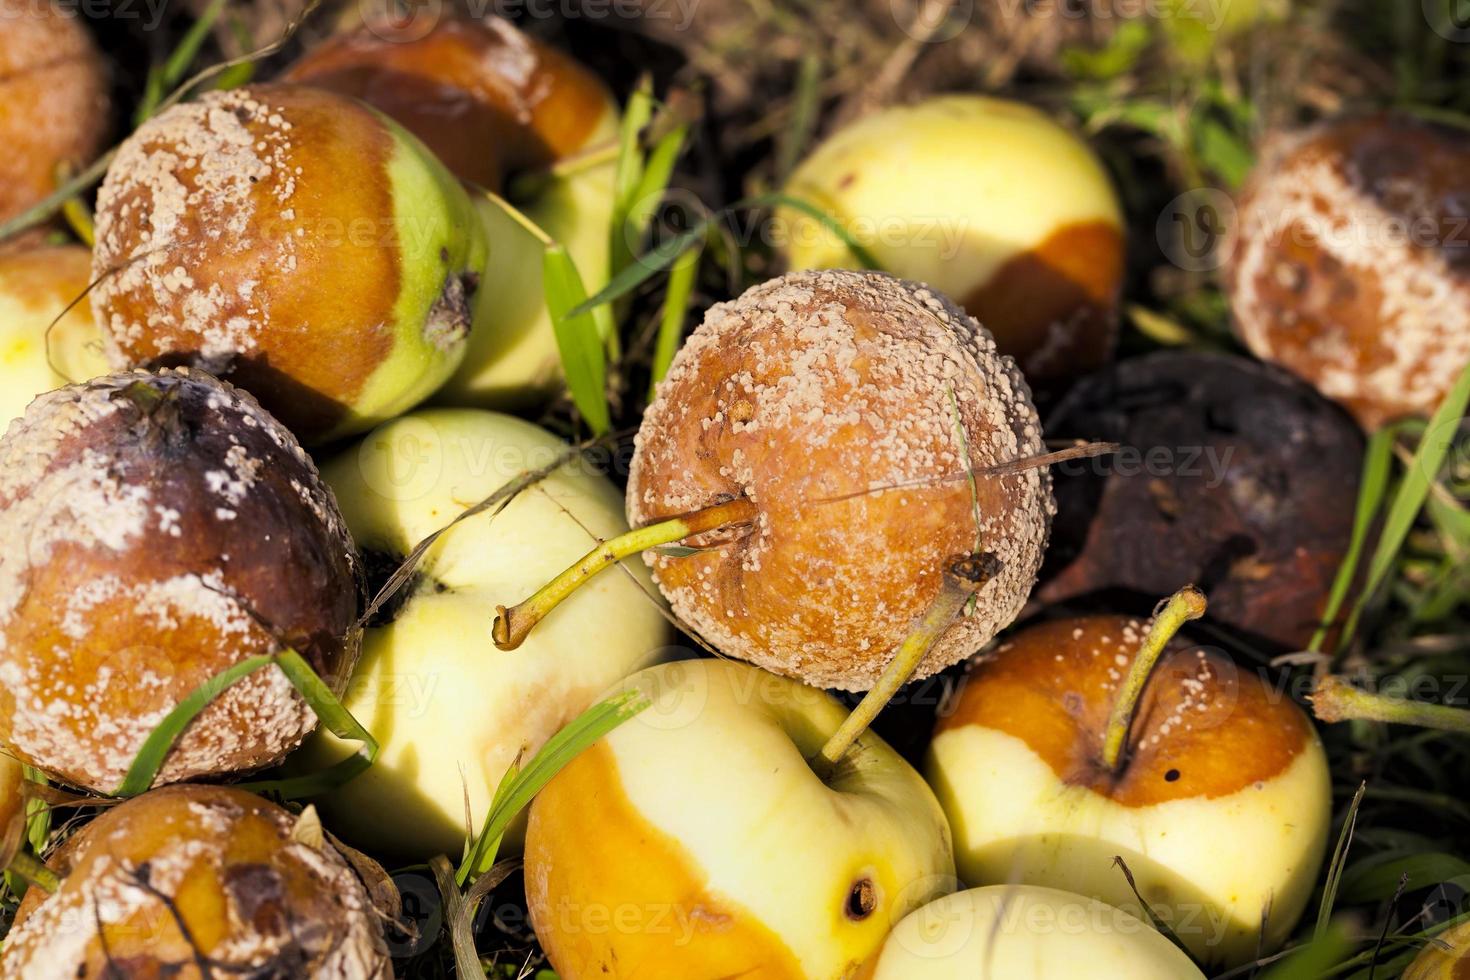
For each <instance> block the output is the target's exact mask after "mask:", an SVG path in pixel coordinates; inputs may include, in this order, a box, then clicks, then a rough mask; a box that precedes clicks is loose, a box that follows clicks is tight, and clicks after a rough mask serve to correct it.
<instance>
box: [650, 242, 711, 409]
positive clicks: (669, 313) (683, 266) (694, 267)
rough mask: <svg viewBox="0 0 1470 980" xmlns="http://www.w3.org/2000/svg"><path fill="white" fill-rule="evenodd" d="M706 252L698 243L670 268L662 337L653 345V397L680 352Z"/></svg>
mask: <svg viewBox="0 0 1470 980" xmlns="http://www.w3.org/2000/svg"><path fill="white" fill-rule="evenodd" d="M703 254H704V249H703V248H700V247H699V246H695V247H694V248H691V249H689V250H688V251H687V252H685V253H683V254H682V255H680V256H679V257H678V258H677V259H675V260H674V264H673V266H672V267H671V268H670V269H669V284H668V288H667V289H666V291H665V292H664V305H663V310H662V311H661V312H660V314H659V321H658V339H657V341H656V342H655V343H654V348H653V369H652V374H653V376H652V378H650V380H649V382H648V397H649V399H650V400H652V399H653V396H654V394H655V393H656V392H657V390H658V383H659V382H660V381H662V380H663V379H664V376H665V375H666V374H668V373H669V365H671V364H672V363H673V362H674V355H675V354H676V353H678V351H679V342H680V341H681V340H682V339H683V337H684V321H685V318H686V317H687V315H688V313H689V301H690V298H691V296H692V295H693V293H694V284H695V281H696V280H697V279H698V278H699V259H700V257H701V256H702V255H703Z"/></svg>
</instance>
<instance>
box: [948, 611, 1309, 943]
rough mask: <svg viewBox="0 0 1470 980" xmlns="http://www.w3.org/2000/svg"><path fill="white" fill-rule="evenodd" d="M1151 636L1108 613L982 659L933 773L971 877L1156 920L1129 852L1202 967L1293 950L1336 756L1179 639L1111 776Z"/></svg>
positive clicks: (1151, 897)
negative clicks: (1129, 691)
mask: <svg viewBox="0 0 1470 980" xmlns="http://www.w3.org/2000/svg"><path fill="white" fill-rule="evenodd" d="M1145 632H1146V627H1145V624H1144V623H1142V622H1140V621H1138V620H1135V619H1129V618H1127V617H1122V616H1092V617H1078V618H1067V619H1058V620H1054V621H1051V622H1046V623H1041V624H1039V625H1035V626H1031V627H1028V628H1026V629H1024V630H1022V631H1021V632H1019V633H1017V634H1015V635H1014V636H1013V637H1011V638H1010V639H1009V641H1008V642H1006V643H1004V644H1002V645H1001V646H1000V647H999V649H998V650H997V651H996V652H995V653H993V654H991V655H989V656H987V657H984V658H981V659H979V660H978V661H976V663H975V664H974V665H973V666H972V668H971V670H970V672H969V675H968V676H967V677H966V679H965V683H964V685H963V686H962V688H961V690H960V694H959V696H958V698H957V699H956V700H955V702H954V703H953V704H952V705H951V706H950V710H949V711H947V712H946V713H945V715H944V716H943V717H942V718H941V720H940V722H939V725H938V727H937V728H936V730H935V736H934V741H933V743H932V744H931V746H930V749H929V755H928V758H927V760H926V763H925V775H926V777H927V778H928V779H929V783H930V785H931V786H933V787H934V790H935V793H936V794H937V795H938V797H939V800H940V803H941V804H942V805H943V807H944V811H945V814H946V816H948V818H949V822H950V826H951V827H952V828H953V830H954V835H955V861H956V864H957V866H958V868H959V873H960V879H961V880H962V881H964V882H965V883H967V884H970V885H987V884H999V883H1004V882H1016V883H1021V884H1030V885H1045V886H1050V887H1053V888H1063V889H1066V890H1068V891H1074V892H1078V893H1080V894H1082V895H1087V896H1089V897H1093V898H1097V899H1099V900H1101V901H1104V902H1106V903H1108V904H1109V905H1114V906H1117V907H1118V908H1122V909H1127V910H1129V911H1133V912H1135V914H1139V915H1140V916H1142V915H1144V913H1143V911H1142V909H1140V908H1139V904H1138V899H1137V898H1136V897H1135V896H1134V894H1133V891H1132V889H1131V888H1130V886H1129V884H1128V881H1127V879H1126V878H1125V877H1124V875H1123V873H1122V871H1121V870H1120V869H1119V868H1117V867H1116V866H1115V865H1114V858H1115V857H1117V856H1121V857H1122V858H1123V859H1124V860H1125V861H1126V862H1127V864H1128V868H1129V870H1130V871H1132V873H1133V875H1134V876H1135V878H1136V880H1137V883H1138V888H1139V891H1140V893H1141V894H1142V896H1143V898H1144V899H1145V900H1146V901H1148V902H1149V903H1150V905H1151V906H1152V907H1153V909H1154V911H1155V912H1156V913H1157V914H1158V915H1159V917H1160V918H1162V919H1163V920H1164V921H1165V922H1167V923H1168V924H1169V926H1170V928H1171V929H1173V931H1174V932H1175V933H1176V934H1177V935H1178V936H1179V938H1180V939H1181V940H1182V941H1183V942H1184V943H1185V945H1186V946H1188V947H1189V950H1190V952H1191V953H1192V954H1193V955H1194V957H1195V958H1196V959H1197V960H1198V961H1199V962H1200V963H1202V964H1206V965H1209V966H1212V967H1220V968H1223V967H1230V966H1236V965H1239V964H1241V963H1245V962H1249V961H1251V960H1253V959H1255V958H1256V957H1257V956H1258V955H1260V953H1259V952H1258V951H1262V952H1265V953H1270V952H1272V951H1273V950H1275V949H1277V948H1279V947H1280V945H1281V943H1282V942H1283V941H1284V940H1285V939H1286V938H1287V936H1289V935H1290V933H1291V930H1292V929H1293V928H1294V927H1295V925H1296V922H1297V920H1298V919H1299V918H1300V917H1301V914H1302V911H1303V909H1304V908H1305V907H1306V905H1307V902H1308V900H1309V899H1310V898H1311V894H1312V889H1313V887H1314V885H1315V884H1316V880H1317V872H1318V870H1319V869H1320V868H1321V865H1322V858H1323V855H1324V852H1325V849H1326V845H1327V834H1328V830H1329V824H1330V822H1331V816H1332V795H1331V780H1330V777H1329V773H1328V767H1327V760H1326V756H1325V754H1324V752H1323V749H1322V746H1321V743H1320V742H1319V740H1318V738H1317V734H1316V731H1315V729H1314V728H1313V727H1312V723H1311V722H1310V721H1309V720H1308V718H1307V716H1306V714H1305V713H1304V712H1303V711H1302V710H1301V709H1300V708H1298V707H1297V705H1296V704H1295V703H1294V702H1293V701H1292V700H1291V699H1290V697H1289V696H1288V695H1286V694H1285V693H1284V692H1280V691H1276V690H1273V689H1271V688H1270V687H1268V686H1267V684H1266V683H1265V682H1264V681H1263V680H1261V679H1260V678H1259V677H1258V676H1256V675H1255V674H1253V673H1250V672H1248V671H1244V670H1239V669H1237V668H1236V667H1235V666H1234V665H1233V664H1232V663H1231V662H1230V661H1229V659H1227V658H1225V657H1224V656H1222V655H1220V654H1218V653H1214V652H1210V651H1207V650H1205V649H1202V648H1198V647H1191V646H1190V645H1189V644H1187V643H1185V642H1183V641H1177V640H1176V641H1175V642H1174V644H1172V645H1171V647H1170V648H1169V649H1168V651H1167V652H1166V653H1165V654H1164V657H1163V658H1162V659H1161V660H1160V662H1159V664H1158V666H1157V667H1156V668H1155V669H1154V672H1153V674H1152V676H1151V678H1150V680H1149V684H1148V687H1147V689H1146V690H1145V692H1144V695H1143V698H1142V700H1141V701H1140V704H1139V708H1138V711H1137V713H1136V715H1135V717H1134V723H1133V727H1132V730H1131V734H1130V743H1129V744H1130V748H1129V749H1128V750H1127V751H1126V754H1125V756H1124V763H1123V765H1122V767H1121V768H1120V769H1119V770H1118V771H1117V772H1109V771H1107V770H1106V769H1104V768H1103V767H1102V764H1101V758H1102V742H1103V737H1104V732H1105V730H1106V727H1107V721H1108V716H1109V714H1110V713H1111V711H1112V708H1113V702H1114V701H1115V700H1116V697H1117V694H1118V690H1119V687H1120V686H1121V684H1122V681H1123V678H1124V677H1125V676H1126V675H1127V673H1128V669H1129V666H1130V665H1131V663H1132V659H1133V657H1134V656H1135V655H1136V653H1137V651H1138V648H1139V646H1140V644H1141V642H1142V640H1143V636H1144V633H1145ZM1267 913H1269V915H1268V914H1267ZM1263 917H1265V919H1266V922H1265V931H1264V935H1263V934H1262V919H1263Z"/></svg>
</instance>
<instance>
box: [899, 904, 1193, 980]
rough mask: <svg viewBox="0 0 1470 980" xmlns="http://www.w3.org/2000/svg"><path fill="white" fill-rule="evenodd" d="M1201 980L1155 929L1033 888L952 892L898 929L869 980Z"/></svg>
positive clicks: (1115, 911) (910, 916) (1099, 907)
mask: <svg viewBox="0 0 1470 980" xmlns="http://www.w3.org/2000/svg"><path fill="white" fill-rule="evenodd" d="M1059 977H1085V978H1086V980H1204V974H1203V973H1201V972H1200V971H1199V968H1198V967H1196V966H1195V965H1194V964H1193V963H1191V962H1190V960H1189V957H1188V956H1186V955H1184V953H1182V952H1181V951H1180V950H1179V948H1178V947H1176V946H1175V945H1174V944H1173V943H1171V942H1169V940H1168V939H1166V938H1165V937H1164V936H1163V935H1162V934H1161V933H1159V932H1158V930H1156V929H1154V927H1153V926H1151V925H1149V924H1148V923H1147V922H1143V921H1141V920H1140V919H1138V918H1136V917H1135V916H1133V915H1131V914H1130V913H1128V912H1125V911H1123V910H1122V909H1117V908H1113V907H1112V906H1110V905H1104V904H1103V903H1102V902H1099V901H1097V900H1096V899H1091V898H1085V897H1083V896H1081V895H1075V894H1071V893H1069V892H1064V891H1058V890H1057V889H1055V888H1040V887H1037V886H1036V885H991V886H990V887H988V888H973V889H971V890H969V891H964V892H958V893H956V894H953V895H946V896H945V897H943V898H940V899H937V900H936V901H933V902H930V903H929V904H928V905H925V906H924V907H923V908H920V909H917V910H915V911H913V912H910V913H909V914H908V916H907V917H906V918H905V919H904V920H903V921H902V922H900V923H899V924H898V925H897V926H895V927H894V929H893V932H892V933H890V934H889V936H888V941H887V942H885V943H884V944H883V949H882V952H881V953H880V954H879V956H878V958H877V962H876V963H875V965H874V966H873V970H872V973H871V980H1057V978H1059Z"/></svg>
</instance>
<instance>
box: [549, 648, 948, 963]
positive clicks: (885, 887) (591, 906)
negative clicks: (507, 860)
mask: <svg viewBox="0 0 1470 980" xmlns="http://www.w3.org/2000/svg"><path fill="white" fill-rule="evenodd" d="M621 687H622V688H623V689H638V690H641V691H644V692H645V693H647V694H648V695H649V696H650V697H651V698H652V701H653V704H652V706H651V707H650V708H648V709H647V710H645V711H644V712H643V713H642V714H640V715H638V716H636V717H635V718H633V719H632V720H631V721H628V722H626V723H624V724H623V725H622V726H621V727H619V728H618V729H616V730H614V731H613V732H612V733H611V734H610V735H608V736H607V737H606V738H605V739H603V740H602V741H600V742H598V743H597V744H595V745H594V746H592V747H591V748H590V749H588V750H587V751H585V752H584V753H582V754H581V755H580V756H578V757H577V758H576V759H574V760H573V761H572V762H571V763H570V764H569V765H568V766H567V767H566V768H565V769H563V770H562V771H561V772H560V773H558V774H557V776H556V777H555V778H554V779H552V781H551V782H550V783H549V784H548V785H547V787H546V789H544V790H543V791H542V792H541V795H540V796H538V797H537V798H536V801H535V802H534V803H533V804H532V807H531V818H530V824H529V828H528V830H527V833H526V890H527V896H528V899H529V902H530V912H531V921H532V924H533V925H534V927H535V929H536V935H537V937H538V938H539V939H540V941H541V943H542V945H543V947H544V948H545V950H546V952H547V955H548V956H549V958H550V960H551V963H552V965H553V966H554V967H555V969H556V970H557V972H558V973H559V974H560V975H561V976H562V977H564V978H566V980H583V978H586V977H603V976H609V977H633V976H647V977H723V976H760V977H792V978H796V977H802V978H810V980H837V978H840V977H848V976H851V975H852V974H853V971H854V970H856V969H857V967H858V965H859V964H861V963H863V962H864V961H865V960H866V959H867V958H868V957H869V956H871V955H872V954H873V952H874V951H876V950H877V948H878V946H879V945H880V944H881V943H882V941H883V937H884V936H885V935H886V934H887V933H888V930H889V928H890V927H891V926H892V924H893V923H894V922H896V921H898V919H900V918H901V917H903V916H904V915H906V914H907V913H908V912H909V911H910V910H912V909H915V908H917V907H919V906H920V905H923V904H924V903H925V902H927V901H929V900H931V899H933V898H935V897H937V896H939V895H942V894H944V893H945V892H946V891H948V890H949V889H950V888H951V887H952V886H953V870H954V868H953V862H952V857H951V850H950V837H949V828H948V827H947V826H946V825H945V822H944V817H943V814H941V813H940V811H939V807H938V804H936V803H935V801H934V796H933V794H932V793H931V792H930V791H929V788H928V787H927V786H925V785H924V783H923V780H922V779H920V778H919V775H918V773H916V772H914V771H913V769H912V768H911V767H910V766H909V765H908V763H906V762H904V761H903V760H902V759H900V758H899V757H898V755H897V754H896V753H894V752H893V750H892V749H890V748H889V747H888V746H887V745H885V744H884V743H883V742H882V741H881V740H880V739H878V738H877V736H874V735H872V734H870V733H865V734H863V735H861V736H860V737H859V740H858V742H857V743H856V744H855V746H854V747H853V748H852V750H851V751H850V752H848V753H847V754H846V756H845V757H844V758H843V760H842V762H841V763H840V764H839V765H838V766H837V767H836V769H835V770H833V772H832V774H831V775H830V776H829V777H828V778H827V779H826V780H823V779H822V778H820V777H818V776H817V774H816V773H815V772H813V770H812V768H811V767H810V765H809V764H808V759H810V758H811V757H813V756H814V755H816V754H817V753H818V751H819V750H820V749H821V748H822V747H823V743H824V741H825V740H826V739H828V737H829V736H831V735H832V734H833V733H835V732H836V731H837V730H838V728H839V726H840V725H841V723H842V722H843V721H844V719H845V718H846V716H847V712H846V711H845V710H843V708H842V706H841V705H840V704H838V703H837V702H836V701H835V700H834V699H832V698H831V697H829V696H828V695H826V694H824V693H822V692H820V691H817V690H814V689H812V688H809V687H805V686H803V685H801V684H799V683H797V682H796V681H793V680H788V679H786V678H781V677H777V676H775V675H773V674H768V673H766V672H764V671H761V670H757V669H756V668H754V667H750V666H747V665H745V664H739V663H734V662H730V661H721V660H696V661H683V662H677V663H671V664H664V665H661V666H658V667H652V668H649V669H647V670H644V671H642V672H640V673H638V674H635V675H634V676H633V677H631V678H629V679H628V680H626V681H624V682H623V684H622V685H621Z"/></svg>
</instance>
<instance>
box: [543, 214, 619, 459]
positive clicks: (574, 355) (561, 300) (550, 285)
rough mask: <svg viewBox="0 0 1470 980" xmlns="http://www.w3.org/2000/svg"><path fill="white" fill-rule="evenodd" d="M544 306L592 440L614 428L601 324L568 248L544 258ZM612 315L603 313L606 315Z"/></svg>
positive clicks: (553, 248) (554, 247) (550, 249)
mask: <svg viewBox="0 0 1470 980" xmlns="http://www.w3.org/2000/svg"><path fill="white" fill-rule="evenodd" d="M542 279H543V283H544V286H545V290H546V306H547V309H548V311H549V312H550V314H551V323H552V326H553V328H554V330H555V333H556V347H557V350H558V351H560V352H561V365H562V372H563V373H564V374H565V375H566V378H567V388H568V390H569V391H570V392H571V394H572V401H573V403H575V404H576V406H577V411H579V412H581V413H582V418H584V419H586V421H587V424H588V426H590V427H591V429H592V432H593V434H594V435H602V434H603V433H604V432H606V431H608V429H610V428H612V418H611V413H610V410H609V408H608V404H607V359H606V354H605V353H604V351H603V346H602V341H603V338H602V336H601V335H600V332H599V329H598V322H597V319H596V317H594V315H593V309H592V308H591V307H589V306H588V304H587V303H586V302H584V301H585V300H586V299H587V288H586V287H585V286H584V285H583V284H582V277H581V275H580V274H579V273H578V272H577V266H576V263H575V262H573V261H572V257H571V256H570V255H568V254H567V249H566V246H565V245H562V244H561V243H560V242H555V243H553V244H551V245H549V246H547V248H546V253H545V255H544V256H543V258H542ZM608 313H610V311H606V310H605V311H604V315H607V314H608Z"/></svg>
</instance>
